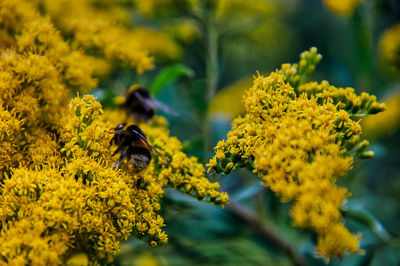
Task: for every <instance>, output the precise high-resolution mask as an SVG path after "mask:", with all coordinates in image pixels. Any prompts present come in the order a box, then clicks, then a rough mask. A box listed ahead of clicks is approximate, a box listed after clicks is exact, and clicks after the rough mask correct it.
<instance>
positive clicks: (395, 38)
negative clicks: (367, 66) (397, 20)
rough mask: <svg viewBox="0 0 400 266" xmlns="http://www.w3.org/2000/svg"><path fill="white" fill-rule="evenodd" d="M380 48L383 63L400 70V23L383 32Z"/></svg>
mask: <svg viewBox="0 0 400 266" xmlns="http://www.w3.org/2000/svg"><path fill="white" fill-rule="evenodd" d="M379 50H380V51H379V52H380V56H381V58H382V61H383V63H385V64H387V65H388V66H389V67H391V68H393V69H395V70H397V71H400V24H396V25H394V26H392V27H391V28H389V29H387V30H386V31H384V32H383V34H382V36H381V37H380V42H379Z"/></svg>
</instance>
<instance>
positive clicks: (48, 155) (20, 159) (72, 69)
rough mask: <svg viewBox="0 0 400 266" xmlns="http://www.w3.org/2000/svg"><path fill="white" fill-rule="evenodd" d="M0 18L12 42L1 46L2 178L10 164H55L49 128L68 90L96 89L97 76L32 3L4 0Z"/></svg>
mask: <svg viewBox="0 0 400 266" xmlns="http://www.w3.org/2000/svg"><path fill="white" fill-rule="evenodd" d="M0 20H1V25H2V29H4V30H5V31H6V32H7V33H8V34H9V41H10V45H11V46H10V47H4V46H1V47H2V48H1V56H0V113H1V115H0V122H1V126H0V127H1V128H2V133H1V135H0V141H1V147H2V148H1V149H0V159H1V164H0V179H3V177H4V174H5V173H6V172H8V171H9V169H10V168H11V167H16V166H18V165H26V166H29V165H34V164H36V163H37V162H41V163H43V164H52V163H55V161H54V160H53V155H54V154H55V153H57V150H58V149H57V143H56V142H55V141H54V138H55V136H54V134H53V133H51V130H53V129H54V128H53V125H54V123H55V122H56V121H57V120H58V118H59V114H60V112H61V110H62V108H63V106H65V104H66V103H67V100H68V95H69V91H70V90H75V89H81V90H89V89H92V88H94V87H95V86H96V84H97V81H96V80H95V79H93V78H92V77H91V73H92V72H93V71H92V67H91V65H90V64H89V63H88V61H87V60H86V56H85V55H84V54H82V53H81V52H79V51H78V50H74V49H72V48H71V47H70V46H69V45H68V44H67V43H66V42H65V41H64V40H63V39H62V37H61V36H60V34H59V32H58V31H57V30H56V29H55V28H54V27H53V25H52V24H51V23H50V21H49V20H48V19H46V18H43V17H41V16H40V14H39V13H38V12H36V11H35V9H34V8H33V7H32V6H31V5H30V3H28V2H25V1H13V0H3V1H2V3H1V9H0ZM16 32H18V35H16V34H14V33H16ZM2 44H3V43H2ZM43 143H46V144H47V145H42V144H43ZM37 151H40V152H37ZM39 154H41V155H39ZM41 156H42V157H41Z"/></svg>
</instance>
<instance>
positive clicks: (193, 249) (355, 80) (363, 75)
mask: <svg viewBox="0 0 400 266" xmlns="http://www.w3.org/2000/svg"><path fill="white" fill-rule="evenodd" d="M164 2H165V3H164V4H162V5H161V6H160V7H159V8H156V9H155V10H154V12H153V13H152V14H149V15H146V16H143V15H141V14H139V13H137V12H136V11H132V12H136V13H135V14H134V15H135V16H134V17H135V21H134V25H135V26H144V27H150V28H154V29H161V30H163V31H164V32H167V33H168V34H170V35H171V36H173V37H174V41H175V42H176V45H177V46H178V47H179V56H176V57H175V58H168V56H165V55H164V56H158V57H156V62H155V65H156V67H155V69H154V70H152V71H149V72H146V73H145V74H142V75H137V74H135V73H134V72H132V71H131V70H127V69H124V68H119V69H118V70H116V71H114V72H113V73H111V74H110V76H108V77H106V78H104V79H102V80H101V82H100V84H99V88H98V89H97V90H96V91H93V94H95V95H96V96H98V97H99V98H100V100H101V102H102V104H103V105H104V106H105V107H110V108H114V107H115V103H114V97H115V96H117V95H122V94H123V93H124V91H125V90H126V89H127V88H128V87H129V86H130V85H132V84H140V85H143V86H145V87H147V88H149V89H150V90H151V91H152V93H153V95H154V96H155V97H156V98H157V99H158V100H159V101H161V102H163V103H165V104H167V105H168V106H170V107H171V108H173V109H174V110H176V111H177V112H179V116H171V115H169V114H164V113H162V111H160V112H159V114H161V115H165V116H166V117H167V119H168V121H169V123H170V127H169V128H170V131H171V135H175V136H177V137H178V138H179V139H180V140H181V141H182V142H183V144H184V148H185V150H186V152H187V153H188V154H190V155H193V156H197V157H199V158H200V160H201V161H202V162H203V163H207V162H208V160H209V159H210V158H211V156H212V147H213V146H214V145H215V144H216V143H217V141H218V140H220V139H223V138H225V136H226V133H227V132H228V131H229V129H230V123H231V121H232V119H233V118H234V117H235V116H237V115H239V114H240V113H241V112H243V111H244V110H243V107H241V95H242V93H243V91H244V90H245V89H247V88H248V87H249V86H250V85H251V81H252V75H255V74H256V71H257V70H258V71H259V72H260V73H261V74H268V73H269V72H271V71H274V70H275V69H276V68H279V67H280V65H281V64H282V63H286V62H289V63H290V62H297V61H298V56H299V54H300V53H301V52H302V51H304V50H306V49H308V48H309V47H311V46H315V47H317V48H318V51H319V53H320V54H322V55H323V60H322V61H321V63H320V64H319V66H318V67H317V70H316V71H315V73H314V75H313V77H312V79H313V80H317V81H321V80H328V81H329V82H330V83H331V84H333V85H335V86H337V87H354V88H355V89H356V91H357V92H358V93H360V92H362V91H367V92H369V93H371V94H374V95H376V96H377V97H378V99H379V100H380V101H391V100H392V102H394V103H392V104H391V105H388V111H387V112H389V111H390V113H391V114H392V115H391V116H385V115H384V114H382V116H381V117H379V119H378V118H377V119H378V120H380V123H381V124H382V123H383V124H384V126H382V128H383V129H384V130H377V122H376V121H375V122H374V121H372V122H369V124H368V125H366V130H365V134H366V136H367V137H368V139H369V140H370V141H371V148H372V150H373V151H374V152H375V158H374V159H369V160H365V161H357V160H356V161H355V167H354V169H353V170H352V171H351V172H350V174H349V175H348V176H347V177H345V178H342V179H340V180H339V181H338V182H339V184H340V185H341V186H346V187H348V189H349V191H350V192H351V193H352V195H353V196H352V197H351V198H350V200H349V201H348V202H347V206H348V207H349V211H348V212H346V213H345V214H344V216H345V219H346V226H347V227H348V228H349V229H350V230H351V231H352V232H361V233H362V235H363V239H362V241H361V248H362V249H364V250H365V252H366V253H365V255H363V256H360V255H351V256H346V257H344V258H342V259H333V260H331V261H330V263H329V265H385V266H389V265H400V241H399V236H400V207H399V206H400V205H399V203H400V156H399V154H400V153H399V147H400V138H399V136H400V130H399V124H400V112H399V110H400V106H399V104H400V101H399V100H397V101H396V100H393V99H395V98H396V97H399V95H400V82H399V81H400V69H396V68H393V67H391V66H390V65H388V64H386V63H385V61H384V60H382V54H381V53H382V52H381V48H380V40H381V38H382V34H383V32H384V31H385V30H387V29H389V28H391V27H392V26H393V25H395V24H397V23H399V22H400V2H399V1H396V0H364V1H349V2H359V3H358V4H355V6H354V7H353V8H351V10H350V11H349V12H348V13H347V14H345V15H343V14H339V13H337V12H335V10H332V8H329V6H328V4H327V3H325V4H324V1H320V0H313V1H310V0H276V1H272V0H269V1H267V0H256V1H241V0H236V1H235V0H226V1H222V0H221V1H164ZM326 2H328V1H326ZM337 2H341V1H339V0H338V1H337ZM344 2H346V1H344ZM193 6H195V8H194V7H193ZM177 25H180V27H178V26H177ZM399 38H400V37H399ZM398 46H399V47H400V43H399V44H398ZM398 51H399V54H398V55H397V56H399V57H400V48H399V50H398ZM396 108H397V109H396ZM385 126H386V127H385ZM382 128H381V129H382ZM378 129H379V127H378ZM210 179H212V180H216V181H219V182H220V183H221V184H222V188H223V190H226V191H228V194H229V195H230V201H231V203H232V206H225V208H224V209H221V208H219V207H215V206H210V205H207V204H205V203H199V202H197V201H196V200H193V199H192V198H189V197H187V196H184V195H182V194H179V193H177V192H174V191H172V190H171V191H167V192H166V194H167V195H166V197H165V198H164V201H163V202H162V204H163V207H162V208H161V209H162V210H163V212H164V213H162V215H163V217H165V222H166V227H165V230H166V232H167V234H168V235H169V243H168V245H166V246H162V247H157V248H151V247H148V246H147V245H146V244H144V243H142V242H141V241H140V240H135V239H132V240H130V241H129V242H128V243H125V244H123V246H122V249H121V253H120V254H119V255H118V256H117V258H116V261H115V262H114V264H116V265H206V264H207V265H293V264H296V263H297V264H299V265H324V261H323V260H322V259H320V258H315V256H314V253H313V247H314V245H315V237H314V235H313V233H312V232H309V231H306V230H300V229H298V228H293V227H291V219H290V217H289V215H288V209H289V206H290V204H289V203H282V202H280V200H279V199H278V198H277V197H276V196H275V195H274V194H273V193H272V192H271V191H269V190H267V189H266V188H264V187H261V186H260V185H259V179H258V178H257V177H256V176H254V175H252V174H251V173H250V172H248V171H246V170H245V169H241V170H238V171H236V172H234V173H232V174H230V175H229V176H228V177H224V178H222V177H220V176H217V175H213V174H211V175H210Z"/></svg>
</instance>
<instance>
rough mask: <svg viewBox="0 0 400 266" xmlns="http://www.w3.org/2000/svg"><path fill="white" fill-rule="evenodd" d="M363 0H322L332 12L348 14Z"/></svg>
mask: <svg viewBox="0 0 400 266" xmlns="http://www.w3.org/2000/svg"><path fill="white" fill-rule="evenodd" d="M362 1H363V0H324V4H325V5H326V6H327V7H328V8H329V9H330V10H331V11H333V12H335V13H337V14H339V15H343V16H350V15H352V14H353V13H354V10H355V9H356V8H357V6H358V5H359V4H360V3H361V2H362Z"/></svg>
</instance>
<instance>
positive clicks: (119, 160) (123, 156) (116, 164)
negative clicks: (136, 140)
mask: <svg viewBox="0 0 400 266" xmlns="http://www.w3.org/2000/svg"><path fill="white" fill-rule="evenodd" d="M126 153H127V151H124V152H123V153H122V154H121V157H119V159H118V161H117V162H116V163H115V164H114V166H113V169H115V168H117V166H118V165H119V163H120V162H121V161H122V160H123V159H124V158H125V156H126Z"/></svg>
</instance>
